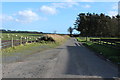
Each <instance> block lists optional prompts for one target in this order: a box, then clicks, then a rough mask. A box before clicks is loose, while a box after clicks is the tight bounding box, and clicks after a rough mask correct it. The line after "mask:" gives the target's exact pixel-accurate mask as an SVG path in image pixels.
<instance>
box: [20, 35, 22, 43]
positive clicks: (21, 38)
mask: <svg viewBox="0 0 120 80" xmlns="http://www.w3.org/2000/svg"><path fill="white" fill-rule="evenodd" d="M20 44H22V36H21V38H20Z"/></svg>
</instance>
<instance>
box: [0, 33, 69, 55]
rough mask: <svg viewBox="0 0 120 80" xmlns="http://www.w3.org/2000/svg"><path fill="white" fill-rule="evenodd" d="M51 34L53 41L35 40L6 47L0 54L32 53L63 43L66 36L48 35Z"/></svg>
mask: <svg viewBox="0 0 120 80" xmlns="http://www.w3.org/2000/svg"><path fill="white" fill-rule="evenodd" d="M48 36H51V37H52V38H53V39H54V40H55V42H42V43H40V42H36V43H26V44H24V45H19V46H14V47H10V48H6V49H2V54H0V55H2V56H3V57H4V56H26V55H30V54H34V53H37V52H40V51H43V50H46V49H51V48H54V47H57V46H59V45H61V44H62V43H64V42H65V41H66V40H67V39H68V36H59V35H48Z"/></svg>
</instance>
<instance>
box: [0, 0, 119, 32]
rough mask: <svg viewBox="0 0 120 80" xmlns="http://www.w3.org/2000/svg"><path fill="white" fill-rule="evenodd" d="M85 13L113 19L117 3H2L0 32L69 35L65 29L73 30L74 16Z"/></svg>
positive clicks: (116, 10)
mask: <svg viewBox="0 0 120 80" xmlns="http://www.w3.org/2000/svg"><path fill="white" fill-rule="evenodd" d="M84 1H85V0H84ZM87 12H90V13H98V14H100V13H105V14H106V15H109V16H115V15H116V14H117V13H118V3H117V2H2V14H0V22H1V21H2V28H3V29H10V30H29V31H41V32H54V31H57V33H68V32H67V29H68V27H70V26H72V27H73V24H74V22H75V20H76V17H77V15H78V14H79V13H87ZM75 33H76V32H75Z"/></svg>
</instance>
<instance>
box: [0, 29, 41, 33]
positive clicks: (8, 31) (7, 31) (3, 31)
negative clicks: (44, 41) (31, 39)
mask: <svg viewBox="0 0 120 80" xmlns="http://www.w3.org/2000/svg"><path fill="white" fill-rule="evenodd" d="M0 32H1V33H33V34H43V32H37V31H12V30H5V29H0Z"/></svg>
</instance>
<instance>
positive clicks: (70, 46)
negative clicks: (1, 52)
mask: <svg viewBox="0 0 120 80" xmlns="http://www.w3.org/2000/svg"><path fill="white" fill-rule="evenodd" d="M3 62H4V61H3ZM114 77H118V69H117V66H115V65H114V64H112V63H110V62H107V61H105V60H103V59H102V58H100V57H98V56H96V55H95V53H94V52H92V51H90V50H89V49H87V48H86V47H84V46H83V45H82V44H78V42H77V41H76V39H74V38H72V39H70V40H68V41H67V42H66V43H65V44H63V45H61V46H59V47H57V48H54V49H50V50H46V51H43V52H40V53H35V54H32V55H30V56H28V57H26V58H24V59H22V60H20V61H17V62H12V63H6V62H4V63H3V78H114Z"/></svg>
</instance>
